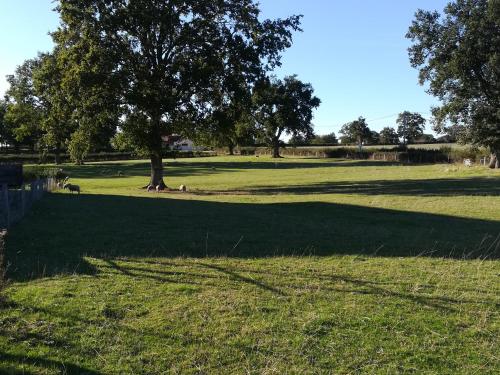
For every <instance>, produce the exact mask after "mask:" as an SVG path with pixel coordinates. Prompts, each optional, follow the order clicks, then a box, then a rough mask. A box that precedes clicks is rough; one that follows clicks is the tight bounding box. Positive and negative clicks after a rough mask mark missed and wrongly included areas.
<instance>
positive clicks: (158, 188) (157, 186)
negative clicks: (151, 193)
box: [156, 185, 162, 193]
mask: <svg viewBox="0 0 500 375" xmlns="http://www.w3.org/2000/svg"><path fill="white" fill-rule="evenodd" d="M161 190H162V189H161V186H160V185H156V192H157V193H159V192H160V191H161Z"/></svg>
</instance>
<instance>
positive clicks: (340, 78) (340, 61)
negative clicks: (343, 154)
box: [0, 0, 447, 134]
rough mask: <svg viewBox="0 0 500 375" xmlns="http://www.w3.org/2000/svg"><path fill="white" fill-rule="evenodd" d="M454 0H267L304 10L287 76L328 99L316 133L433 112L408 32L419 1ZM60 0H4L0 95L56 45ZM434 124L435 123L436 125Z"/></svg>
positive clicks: (269, 4)
mask: <svg viewBox="0 0 500 375" xmlns="http://www.w3.org/2000/svg"><path fill="white" fill-rule="evenodd" d="M446 2H447V1H446V0H414V1H400V0H348V1H345V0H343V1H341V0H308V1H304V0H261V1H260V3H261V8H262V10H263V15H264V16H265V17H270V18H276V17H286V16H288V15H291V14H303V15H304V18H303V23H302V28H303V29H304V32H303V33H298V34H296V35H295V42H294V45H293V47H292V48H290V49H289V50H288V51H287V52H286V53H285V54H284V57H283V66H282V68H281V69H279V70H278V71H277V72H276V74H277V75H278V76H279V77H282V76H284V75H289V74H297V75H298V76H299V78H300V79H301V80H303V81H306V82H310V83H312V85H313V87H314V88H315V90H316V95H317V96H318V97H320V99H321V100H322V105H321V107H320V108H319V109H318V110H317V112H316V115H315V120H314V122H315V125H316V132H317V133H318V134H325V133H328V132H331V131H335V132H336V133H338V131H339V129H340V127H341V126H342V124H344V123H345V122H348V121H351V120H354V119H356V118H357V117H359V116H364V117H365V118H367V120H368V124H369V126H370V127H371V128H372V129H374V130H380V129H381V128H383V127H384V126H394V124H395V119H396V117H397V113H399V112H402V111H403V110H410V111H415V112H420V113H422V114H423V115H424V116H426V117H428V115H429V109H430V107H431V106H432V105H433V104H436V100H435V99H434V98H433V97H431V96H429V95H427V94H426V93H425V89H424V88H423V87H421V86H419V85H418V82H417V71H416V70H414V69H413V68H411V66H410V64H409V61H408V55H407V52H406V49H407V48H408V46H409V41H407V40H406V39H405V37H404V35H405V34H406V31H407V29H408V26H409V25H410V23H411V20H412V19H413V15H414V13H415V11H416V10H417V9H418V8H423V9H433V10H434V9H437V10H442V9H443V8H444V6H445V4H446ZM53 7H54V4H53V2H52V0H21V1H14V0H3V1H2V7H1V8H0V25H2V27H1V28H0V95H3V93H4V92H5V90H6V88H7V83H6V81H5V78H4V77H5V75H6V74H10V73H12V72H13V71H14V69H15V67H16V65H19V64H20V63H22V62H23V61H24V60H25V59H27V58H31V57H33V56H36V53H37V51H47V50H50V49H51V46H52V43H51V39H50V37H49V36H48V35H47V34H48V32H49V31H50V30H54V29H55V28H56V27H57V25H58V17H57V14H56V13H54V12H52V11H51V9H52V8H53ZM429 128H430V127H429V126H428V130H430V129H429Z"/></svg>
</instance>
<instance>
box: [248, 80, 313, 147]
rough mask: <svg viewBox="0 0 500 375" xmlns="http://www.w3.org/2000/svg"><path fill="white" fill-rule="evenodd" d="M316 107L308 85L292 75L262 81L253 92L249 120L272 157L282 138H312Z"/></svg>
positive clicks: (311, 89) (310, 87)
mask: <svg viewBox="0 0 500 375" xmlns="http://www.w3.org/2000/svg"><path fill="white" fill-rule="evenodd" d="M320 104H321V100H320V99H319V98H318V97H316V96H314V90H313V87H312V86H311V84H306V83H303V82H301V81H300V80H298V79H297V77H296V76H289V77H285V79H284V80H279V79H276V78H266V79H264V80H262V81H260V82H258V84H257V85H256V87H255V89H254V93H253V110H252V115H251V117H252V120H253V121H254V123H255V127H256V128H257V129H258V131H259V135H260V137H261V138H262V140H263V141H264V143H266V144H267V145H268V146H269V147H272V149H273V156H274V157H279V147H280V146H281V145H282V142H283V141H282V140H281V137H282V135H285V134H287V135H291V136H293V137H299V136H300V137H301V138H303V139H304V140H309V139H311V138H312V137H313V135H314V131H313V125H312V119H313V110H314V109H316V108H318V107H319V105H320Z"/></svg>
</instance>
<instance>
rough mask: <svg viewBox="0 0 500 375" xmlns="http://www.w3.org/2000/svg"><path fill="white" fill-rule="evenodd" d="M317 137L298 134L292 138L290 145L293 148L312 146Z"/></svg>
mask: <svg viewBox="0 0 500 375" xmlns="http://www.w3.org/2000/svg"><path fill="white" fill-rule="evenodd" d="M315 137H317V136H314V135H303V134H296V135H293V136H292V137H291V138H290V140H289V141H288V144H289V145H290V146H293V147H298V146H308V145H310V144H311V142H312V140H314V138H315Z"/></svg>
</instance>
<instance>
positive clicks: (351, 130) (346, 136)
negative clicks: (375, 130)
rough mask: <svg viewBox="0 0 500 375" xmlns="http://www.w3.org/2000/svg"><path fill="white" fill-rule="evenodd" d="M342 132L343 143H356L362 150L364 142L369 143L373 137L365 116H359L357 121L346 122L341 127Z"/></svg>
mask: <svg viewBox="0 0 500 375" xmlns="http://www.w3.org/2000/svg"><path fill="white" fill-rule="evenodd" d="M340 134H342V137H341V139H342V143H345V144H351V143H355V144H357V145H358V147H359V149H360V150H361V149H362V147H363V144H365V143H368V142H369V141H370V139H371V137H372V133H371V130H370V128H369V127H368V124H367V123H366V119H365V118H363V117H359V118H358V119H357V120H355V121H351V122H349V123H347V124H344V125H343V126H342V128H341V129H340Z"/></svg>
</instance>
